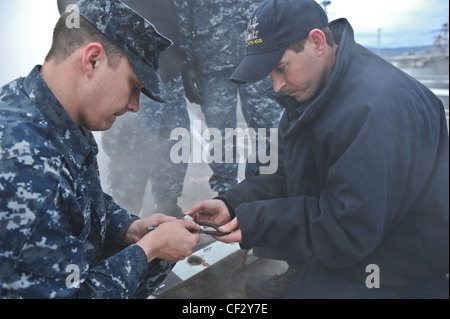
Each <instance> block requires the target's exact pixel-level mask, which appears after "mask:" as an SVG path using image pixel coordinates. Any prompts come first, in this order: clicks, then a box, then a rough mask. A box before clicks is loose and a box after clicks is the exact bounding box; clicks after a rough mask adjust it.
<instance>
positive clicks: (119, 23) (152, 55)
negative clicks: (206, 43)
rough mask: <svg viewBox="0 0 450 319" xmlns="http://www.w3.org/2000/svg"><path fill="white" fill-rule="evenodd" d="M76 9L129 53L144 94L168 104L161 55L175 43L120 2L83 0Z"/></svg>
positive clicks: (127, 54) (77, 4) (129, 58)
mask: <svg viewBox="0 0 450 319" xmlns="http://www.w3.org/2000/svg"><path fill="white" fill-rule="evenodd" d="M74 9H75V11H78V13H79V14H80V16H82V17H84V18H85V19H86V20H88V21H89V22H90V23H92V24H93V25H94V26H95V27H96V28H97V29H98V30H99V31H100V32H102V33H103V34H104V35H105V36H106V37H107V38H108V39H109V40H111V41H112V42H113V43H114V44H116V45H117V46H118V47H120V48H122V49H123V50H124V51H125V54H126V56H127V58H128V61H129V62H130V65H131V67H132V68H133V70H134V72H135V73H136V76H137V77H138V78H139V80H140V81H141V82H142V84H143V85H144V88H143V89H142V93H144V94H145V95H147V96H148V97H149V98H151V99H153V100H155V101H158V102H165V99H164V87H163V84H162V81H161V78H160V76H159V74H158V73H157V71H158V67H159V55H160V52H162V51H164V50H165V49H167V48H168V47H169V46H171V45H172V41H170V40H169V39H168V38H166V37H165V36H163V35H162V34H160V33H159V32H158V31H157V30H156V28H155V27H154V26H153V25H152V24H151V23H150V22H149V21H147V20H146V19H145V18H144V17H142V16H141V15H140V14H138V13H137V12H136V11H134V10H133V9H131V8H130V7H128V6H127V5H126V4H124V3H123V2H121V1H118V0H106V1H105V0H81V1H79V2H77V3H76V7H75V8H74Z"/></svg>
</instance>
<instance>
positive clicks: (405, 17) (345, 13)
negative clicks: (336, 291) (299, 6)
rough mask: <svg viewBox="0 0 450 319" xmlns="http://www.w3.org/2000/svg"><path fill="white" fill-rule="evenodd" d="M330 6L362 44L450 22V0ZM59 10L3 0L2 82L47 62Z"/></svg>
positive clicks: (49, 4) (400, 40) (343, 0)
mask: <svg viewBox="0 0 450 319" xmlns="http://www.w3.org/2000/svg"><path fill="white" fill-rule="evenodd" d="M143 1H151V0H143ZM211 1H213V0H211ZM316 1H317V2H319V3H321V2H322V0H316ZM326 10H327V12H328V16H329V20H330V21H331V20H335V19H337V18H342V17H345V18H347V20H348V21H349V22H350V24H351V25H352V27H353V29H354V31H355V38H356V41H357V42H358V43H360V44H362V45H365V46H369V47H377V46H378V44H379V45H380V47H389V48H394V47H407V46H422V45H431V44H432V42H433V37H434V36H436V35H437V31H438V30H439V29H440V28H441V26H442V24H443V23H448V17H449V15H448V11H449V1H448V0H331V4H330V5H328V6H327V7H326ZM58 16H59V13H58V9H57V4H56V0H14V1H13V0H0V43H1V48H0V70H1V71H0V86H2V85H4V84H6V83H8V82H9V81H10V80H13V79H15V78H17V77H19V76H26V75H27V74H28V73H29V71H30V70H31V69H32V68H33V66H34V65H36V64H42V63H43V61H44V58H45V56H46V54H47V52H48V50H49V49H50V46H51V37H52V30H53V27H54V25H55V23H56V21H57V19H58ZM378 34H379V35H380V37H379V38H378Z"/></svg>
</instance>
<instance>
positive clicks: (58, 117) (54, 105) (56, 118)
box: [23, 65, 98, 167]
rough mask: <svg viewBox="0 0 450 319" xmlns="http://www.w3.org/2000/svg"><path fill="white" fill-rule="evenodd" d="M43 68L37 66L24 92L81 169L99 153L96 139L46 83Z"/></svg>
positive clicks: (26, 81)
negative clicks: (76, 121)
mask: <svg viewBox="0 0 450 319" xmlns="http://www.w3.org/2000/svg"><path fill="white" fill-rule="evenodd" d="M40 68H41V66H40V65H36V66H35V67H34V68H33V70H31V72H30V74H29V75H28V76H27V77H26V78H25V79H24V82H23V86H24V90H25V91H26V93H27V95H28V97H29V98H30V100H31V101H32V102H33V104H34V105H35V106H36V107H37V108H38V109H39V111H40V112H41V113H42V115H43V117H44V120H45V121H46V122H47V126H48V129H49V134H50V136H52V137H53V138H56V139H58V141H59V142H61V144H62V145H61V146H62V147H63V148H64V149H69V150H71V151H70V155H69V156H70V158H72V160H73V161H75V163H76V164H77V166H79V167H81V166H82V165H83V163H85V162H86V161H87V159H89V158H92V156H93V155H94V156H96V155H97V153H98V146H97V143H96V141H95V138H94V136H93V135H92V133H91V132H90V131H89V130H87V129H86V128H84V127H82V126H80V127H78V126H77V125H76V124H75V122H74V121H73V120H72V118H71V117H70V116H69V114H68V113H67V112H66V110H65V109H64V107H63V106H62V105H61V103H59V101H58V100H57V98H56V97H55V95H53V92H52V91H51V90H50V88H49V87H48V85H47V83H45V81H44V78H43V77H42V75H41V73H40V72H39V71H40ZM64 153H65V152H64ZM92 153H93V154H92Z"/></svg>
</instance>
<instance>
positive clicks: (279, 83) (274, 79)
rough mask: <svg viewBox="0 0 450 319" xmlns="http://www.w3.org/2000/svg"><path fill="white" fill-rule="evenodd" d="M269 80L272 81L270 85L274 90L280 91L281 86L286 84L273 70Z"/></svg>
mask: <svg viewBox="0 0 450 319" xmlns="http://www.w3.org/2000/svg"><path fill="white" fill-rule="evenodd" d="M270 80H271V81H272V86H273V89H274V91H275V92H277V93H278V92H280V91H281V88H282V87H283V86H285V85H286V81H284V78H283V77H282V76H280V75H277V74H276V73H275V72H272V73H270Z"/></svg>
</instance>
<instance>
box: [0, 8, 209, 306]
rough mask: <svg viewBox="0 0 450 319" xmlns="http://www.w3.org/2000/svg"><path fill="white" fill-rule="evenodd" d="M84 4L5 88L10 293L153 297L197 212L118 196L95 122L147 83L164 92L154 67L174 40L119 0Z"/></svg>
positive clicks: (2, 249) (1, 113) (1, 291)
mask: <svg viewBox="0 0 450 319" xmlns="http://www.w3.org/2000/svg"><path fill="white" fill-rule="evenodd" d="M77 10H79V13H78V12H69V13H66V14H64V15H62V17H61V18H60V20H59V21H58V23H57V25H56V27H55V32H54V38H53V46H52V48H51V50H50V52H49V54H48V56H47V58H46V60H45V63H44V64H43V65H42V66H39V65H38V66H36V67H35V68H33V70H32V71H31V72H30V74H29V75H28V76H27V77H25V78H19V79H17V80H15V81H13V82H11V83H9V84H7V85H5V86H4V87H3V88H2V89H1V90H0V157H1V159H0V229H1V231H0V296H1V297H2V298H146V297H148V296H149V295H150V294H151V292H152V291H153V290H154V289H155V288H156V287H157V285H158V284H159V283H160V282H161V281H162V280H163V279H164V278H165V276H166V275H167V274H168V273H169V272H170V271H171V269H172V267H173V265H174V262H176V261H178V260H181V259H183V258H185V257H186V256H188V255H190V254H191V253H192V250H193V248H194V247H195V246H196V245H197V243H198V241H199V240H200V235H199V234H198V233H197V232H196V230H198V229H199V227H198V226H197V225H196V224H195V223H193V222H189V221H184V220H176V218H174V217H169V216H165V215H162V214H156V215H153V216H151V217H148V218H145V219H139V218H138V217H136V216H134V215H132V214H130V213H129V212H128V211H126V210H125V209H123V208H121V207H120V206H118V205H117V204H115V203H114V201H113V199H112V198H111V197H110V196H108V195H107V194H105V193H104V192H103V191H102V188H101V185H100V179H99V171H98V164H97V160H96V154H97V152H98V149H97V145H96V142H95V140H94V138H93V135H92V133H91V131H102V130H107V129H109V128H110V127H111V126H112V124H113V123H114V121H115V119H116V117H118V116H121V115H123V114H125V113H126V112H128V111H132V112H137V110H138V109H139V96H140V91H141V92H143V93H144V94H145V95H146V96H148V97H150V98H152V99H154V100H156V101H164V93H163V87H162V82H161V79H160V77H159V75H158V74H157V72H156V70H157V68H158V61H159V54H160V51H163V50H165V49H166V48H167V47H168V46H170V44H171V42H170V41H169V40H168V39H167V38H165V37H164V36H162V35H161V34H160V33H158V32H157V31H156V29H155V28H154V27H153V25H151V24H150V23H149V22H148V21H146V20H145V19H144V18H143V17H142V16H140V15H138V14H137V13H136V12H135V11H133V10H131V9H130V8H129V7H127V6H126V5H124V4H123V3H122V2H120V1H115V0H112V1H103V0H102V1H100V0H90V1H88V0H82V1H80V2H78V3H77ZM77 23H79V25H76V24H77ZM70 24H75V26H74V27H73V28H69V25H70ZM148 226H154V227H157V228H156V229H155V230H153V231H151V232H149V231H148V229H147V227H148Z"/></svg>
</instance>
